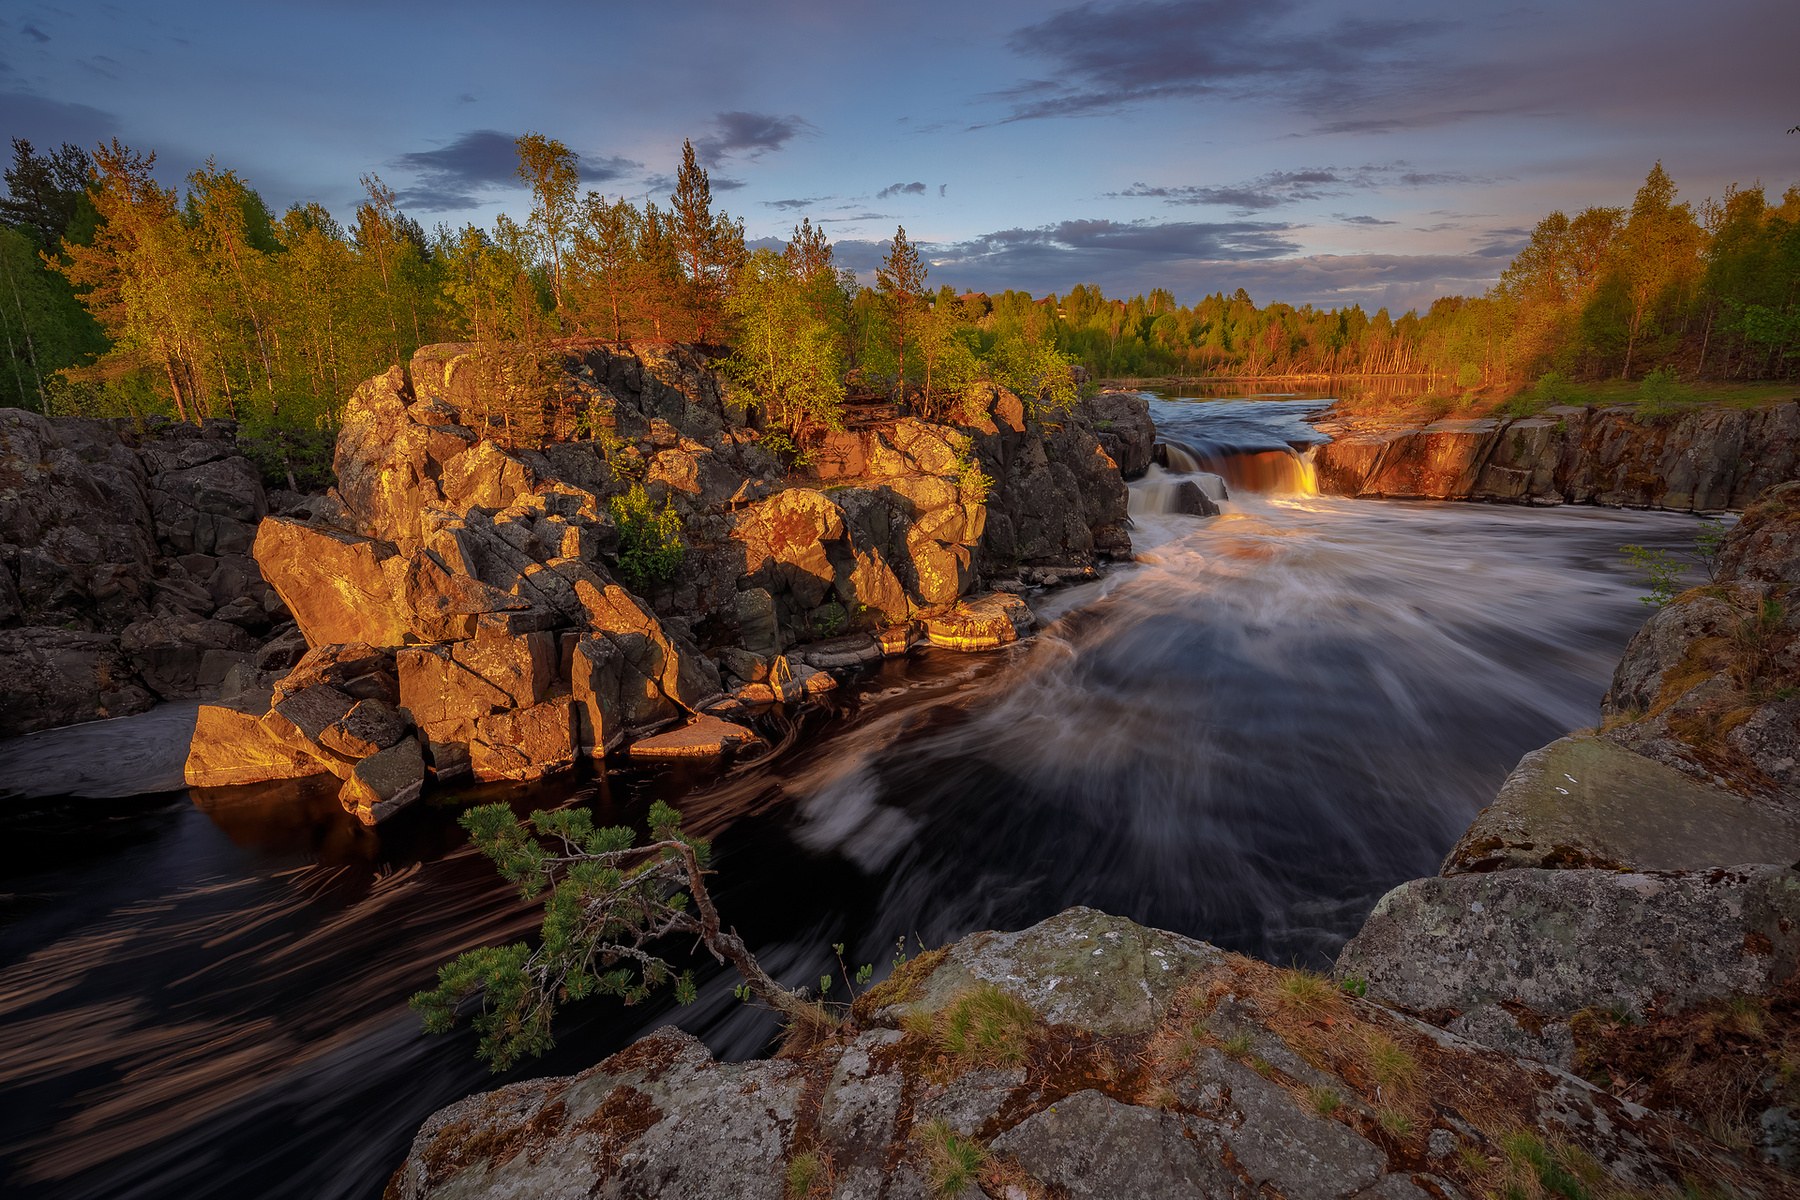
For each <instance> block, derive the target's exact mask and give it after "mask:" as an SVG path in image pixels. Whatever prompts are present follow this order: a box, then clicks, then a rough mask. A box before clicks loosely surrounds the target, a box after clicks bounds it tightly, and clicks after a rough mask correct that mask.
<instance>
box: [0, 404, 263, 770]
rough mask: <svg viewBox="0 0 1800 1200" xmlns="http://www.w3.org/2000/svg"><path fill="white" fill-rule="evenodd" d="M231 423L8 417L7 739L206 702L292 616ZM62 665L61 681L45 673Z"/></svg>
mask: <svg viewBox="0 0 1800 1200" xmlns="http://www.w3.org/2000/svg"><path fill="white" fill-rule="evenodd" d="M267 511H268V500H267V497H266V496H265V494H264V491H263V487H262V483H261V481H260V479H259V478H258V475H257V471H256V469H255V467H254V466H253V465H252V464H251V462H250V460H249V459H248V458H246V457H245V456H244V455H243V454H242V453H241V452H240V450H239V448H238V444H237V439H236V425H235V423H233V422H230V421H210V420H209V421H207V422H205V423H204V424H202V425H198V426H196V425H186V424H178V423H173V422H167V421H159V422H153V423H150V424H149V425H146V426H140V425H137V424H134V423H132V422H129V421H115V420H89V419H85V418H78V417H57V418H47V417H42V416H39V415H38V414H36V413H31V412H25V411H22V410H18V409H5V410H0V634H3V635H14V636H9V637H7V639H6V644H5V647H4V648H0V692H5V693H7V694H9V695H12V696H21V697H22V696H26V695H30V696H32V697H34V698H35V702H34V703H20V704H17V705H14V704H8V705H6V706H4V707H0V736H10V735H13V734H17V733H23V732H27V731H29V730H32V729H43V728H47V727H49V726H52V725H58V724H66V723H69V722H75V721H87V720H94V719H97V718H101V717H107V716H120V715H124V714H127V713H133V712H141V711H143V710H144V709H145V708H147V707H148V706H149V705H151V704H153V703H155V701H157V700H159V699H163V700H169V699H183V698H193V697H210V696H216V695H217V694H218V691H219V688H220V686H221V684H222V682H223V680H224V677H225V675H226V673H227V672H228V671H229V670H230V668H231V667H232V666H233V665H235V664H237V663H239V662H244V661H248V660H249V659H250V658H251V657H253V655H254V653H255V651H256V649H257V647H258V643H259V642H260V641H261V640H262V639H264V638H265V637H267V636H269V635H270V634H272V633H277V634H278V633H279V632H280V631H281V630H280V626H281V625H282V623H283V622H284V621H285V620H286V618H287V612H286V609H285V608H284V607H283V606H282V604H281V601H280V599H279V597H278V596H276V594H275V593H274V591H273V590H272V589H271V588H269V586H268V585H267V584H266V583H265V582H264V581H263V578H262V576H261V574H260V573H259V571H258V570H257V566H256V563H255V561H254V560H253V559H252V558H250V557H249V554H250V545H251V540H252V539H253V537H254V536H255V531H256V526H257V522H258V521H259V520H260V519H261V518H262V516H263V515H264V514H265V513H266V512H267ZM50 662H55V663H56V664H58V665H57V667H56V668H55V671H56V673H57V674H58V676H59V677H56V678H52V676H51V674H50V673H48V672H47V671H46V664H47V663H50Z"/></svg>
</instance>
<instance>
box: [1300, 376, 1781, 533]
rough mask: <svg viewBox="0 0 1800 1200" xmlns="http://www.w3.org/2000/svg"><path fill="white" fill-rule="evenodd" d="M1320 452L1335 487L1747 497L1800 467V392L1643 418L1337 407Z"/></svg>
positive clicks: (1738, 503)
mask: <svg viewBox="0 0 1800 1200" xmlns="http://www.w3.org/2000/svg"><path fill="white" fill-rule="evenodd" d="M1315 424H1316V425H1317V427H1318V429H1319V430H1320V432H1321V433H1324V434H1326V435H1327V436H1328V437H1330V438H1331V441H1330V442H1329V443H1327V444H1325V445H1321V446H1319V447H1318V448H1317V449H1316V450H1315V451H1314V452H1313V465H1314V469H1315V470H1316V472H1317V475H1318V482H1319V490H1320V491H1322V492H1324V493H1326V494H1328V495H1340V496H1380V497H1391V498H1402V497H1417V498H1431V499H1469V500H1494V501H1503V502H1510V503H1520V504H1543V505H1554V504H1604V505H1611V506H1614V507H1623V508H1666V509H1675V510H1679V511H1683V512H1688V511H1693V512H1717V511H1723V510H1726V509H1742V508H1744V507H1745V506H1746V505H1748V504H1750V503H1752V502H1753V501H1754V500H1755V499H1756V497H1757V496H1758V495H1760V494H1761V493H1762V492H1763V491H1764V490H1765V489H1767V488H1769V487H1772V486H1774V485H1776V484H1779V483H1782V482H1784V481H1786V480H1788V479H1791V478H1793V477H1794V474H1795V472H1796V470H1797V469H1800V401H1790V402H1788V403H1785V404H1778V405H1775V406H1773V407H1770V408H1766V409H1754V410H1745V409H1737V408H1722V407H1721V408H1696V409H1695V410H1694V411H1692V412H1689V413H1686V414H1684V415H1682V416H1680V417H1679V418H1678V419H1674V420H1667V421H1657V420H1650V421H1642V420H1640V419H1639V417H1638V414H1637V411H1636V410H1635V409H1633V408H1631V407H1629V406H1623V405H1613V406H1609V407H1598V406H1594V405H1588V406H1586V407H1575V406H1568V405H1563V406H1558V407H1553V408H1548V409H1546V410H1544V411H1543V412H1541V413H1538V414H1536V415H1534V416H1531V417H1526V418H1521V419H1517V420H1511V419H1505V418H1492V419H1475V420H1462V419H1447V420H1442V421H1437V422H1434V423H1431V424H1428V425H1406V424H1396V423H1393V422H1388V421H1381V420H1377V419H1370V418H1355V417H1343V416H1337V415H1330V416H1328V417H1327V418H1325V419H1322V420H1319V421H1316V422H1315Z"/></svg>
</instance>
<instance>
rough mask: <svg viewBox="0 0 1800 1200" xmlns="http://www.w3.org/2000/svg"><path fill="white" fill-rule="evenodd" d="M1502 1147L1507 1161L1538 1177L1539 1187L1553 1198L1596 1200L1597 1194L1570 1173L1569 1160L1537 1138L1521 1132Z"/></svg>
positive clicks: (1526, 1131)
mask: <svg viewBox="0 0 1800 1200" xmlns="http://www.w3.org/2000/svg"><path fill="white" fill-rule="evenodd" d="M1500 1144H1501V1148H1502V1149H1504V1150H1505V1151H1506V1155H1507V1157H1508V1158H1510V1159H1511V1160H1512V1161H1513V1162H1514V1163H1515V1164H1517V1165H1519V1166H1521V1167H1524V1168H1526V1169H1528V1170H1529V1171H1530V1172H1531V1173H1532V1174H1533V1175H1534V1176H1536V1178H1537V1182H1538V1184H1539V1186H1541V1187H1542V1188H1543V1189H1544V1190H1545V1191H1546V1192H1548V1193H1549V1194H1550V1195H1552V1196H1561V1197H1563V1198H1564V1200H1592V1197H1593V1193H1592V1192H1590V1191H1589V1190H1588V1187H1587V1185H1586V1184H1584V1183H1583V1182H1582V1181H1581V1180H1580V1179H1579V1178H1577V1177H1576V1175H1575V1174H1574V1173H1573V1172H1571V1171H1570V1170H1569V1167H1568V1164H1567V1163H1566V1162H1565V1161H1564V1158H1565V1156H1564V1155H1561V1154H1558V1153H1556V1152H1555V1151H1553V1150H1552V1149H1551V1148H1550V1147H1549V1146H1547V1145H1545V1144H1544V1142H1543V1140H1542V1139H1540V1138H1539V1137H1538V1136H1537V1135H1536V1134H1534V1133H1532V1132H1531V1131H1529V1130H1524V1129H1521V1130H1519V1131H1518V1132H1517V1133H1511V1134H1508V1135H1507V1136H1506V1137H1504V1138H1502V1139H1501V1142H1500Z"/></svg>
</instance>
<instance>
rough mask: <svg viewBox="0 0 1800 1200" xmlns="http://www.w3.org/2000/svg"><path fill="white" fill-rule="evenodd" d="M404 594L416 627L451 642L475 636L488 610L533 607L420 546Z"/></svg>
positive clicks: (409, 566) (426, 638)
mask: <svg viewBox="0 0 1800 1200" xmlns="http://www.w3.org/2000/svg"><path fill="white" fill-rule="evenodd" d="M401 596H402V597H403V599H404V600H405V603H406V607H407V609H408V610H409V611H410V613H411V614H412V622H411V628H412V631H413V632H414V633H415V634H417V635H418V636H419V638H420V639H421V640H423V641H431V642H450V641H458V640H461V639H464V638H471V637H474V636H475V632H476V620H475V618H477V617H478V616H481V615H482V614H484V613H507V612H515V611H520V610H526V609H530V608H531V602H530V601H529V600H525V599H523V598H521V597H519V596H515V595H512V594H510V593H507V592H503V591H501V590H500V589H499V588H497V587H494V586H492V585H491V584H486V583H483V582H482V581H481V580H479V579H473V578H471V577H469V576H467V575H458V574H456V573H454V572H452V571H451V570H450V569H449V568H448V567H446V566H445V565H444V563H443V560H442V559H440V558H439V557H438V556H437V555H436V554H435V553H433V552H432V551H430V550H420V551H419V552H417V553H416V554H414V555H413V556H412V558H411V559H409V560H408V562H407V564H406V571H405V574H404V575H403V576H402V579H401Z"/></svg>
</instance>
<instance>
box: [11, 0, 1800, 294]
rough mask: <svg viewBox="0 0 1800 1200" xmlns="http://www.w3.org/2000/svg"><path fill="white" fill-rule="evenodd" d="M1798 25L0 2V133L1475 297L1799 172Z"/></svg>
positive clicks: (325, 196) (280, 172)
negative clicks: (674, 194) (515, 160)
mask: <svg viewBox="0 0 1800 1200" xmlns="http://www.w3.org/2000/svg"><path fill="white" fill-rule="evenodd" d="M1797 58H1800V14H1797V13H1796V10H1795V8H1794V6H1793V4H1792V0H1787V2H1785V3H1782V2H1776V0H1726V2H1722V3H1714V4H1712V5H1710V6H1702V5H1696V4H1692V3H1679V4H1678V3H1665V2H1663V0H1646V2H1641V3H1618V2H1609V3H1603V2H1598V0H1588V2H1581V0H1575V2H1570V3H1560V4H1557V5H1553V6H1536V7H1534V6H1520V5H1504V4H1495V5H1486V4H1464V5H1445V4H1441V3H1439V4H1422V3H1407V2H1396V3H1362V4H1356V5H1346V4H1317V3H1313V4H1309V3H1301V2H1281V0H1278V2H1274V3H1249V2H1238V3H1223V2H1218V0H1182V2H1173V0H1141V2H1128V3H1122V4H1119V3H1093V4H1081V5H1074V6H1058V5H1054V4H1021V3H1007V2H1003V0H988V2H985V3H980V4H973V3H967V2H963V3H935V2H919V3H908V4H873V3H859V2H855V0H836V2H832V3H813V2H810V0H804V2H803V0H791V2H788V3H765V4H759V5H747V4H741V3H740V4H731V3H682V2H664V3H661V4H612V3H586V4H576V3H514V4H510V5H500V4H493V3H488V4H480V5H475V4H464V3H460V2H458V0H439V2H435V3H412V2H383V0H370V2H363V3H350V2H342V3H337V2H322V3H311V4H298V3H276V2H258V0H235V2H232V3H214V2H211V0H200V2H195V0H189V2H187V3H180V4H175V3H161V2H158V0H140V2H138V3H133V4H131V5H116V4H89V3H80V2H73V0H64V2H62V3H56V4H41V5H40V4H33V3H29V2H28V3H25V4H21V5H14V6H9V8H8V9H7V10H6V11H5V12H3V13H0V117H4V130H5V132H6V133H7V134H8V135H10V136H23V137H28V138H30V139H31V140H32V141H34V142H35V143H37V144H38V145H39V147H40V148H42V147H44V146H46V145H54V144H56V143H58V142H61V141H63V140H65V139H66V140H70V141H75V142H79V143H82V144H91V143H92V142H93V141H95V140H96V139H99V138H103V137H112V136H118V137H120V138H121V139H122V140H124V141H125V142H126V143H127V144H128V145H130V146H132V147H133V148H134V149H138V150H150V149H154V150H156V151H157V152H158V166H159V173H160V174H161V175H162V177H163V178H164V180H165V182H170V183H174V182H176V181H178V180H179V179H180V177H181V176H182V175H183V174H185V173H186V172H187V171H188V170H191V169H192V168H193V167H194V166H196V165H198V164H199V163H200V162H202V161H203V160H205V159H206V158H207V157H208V156H212V157H215V158H216V159H217V160H218V162H219V163H220V165H222V166H226V167H231V168H233V169H235V170H237V171H238V172H239V174H240V175H242V176H244V177H245V178H246V179H248V180H249V181H250V182H251V184H252V185H253V186H255V187H257V188H258V189H259V190H260V191H261V192H262V193H263V195H264V197H265V198H266V199H267V200H268V201H269V202H270V204H271V205H272V206H273V207H275V208H276V209H277V210H280V209H282V208H285V207H286V206H287V205H288V204H290V203H293V202H295V201H311V200H316V201H319V202H321V203H323V204H325V205H326V206H327V207H329V208H331V209H332V210H333V211H335V212H337V213H338V214H339V215H340V216H348V215H349V213H350V211H351V209H352V208H353V207H354V205H355V203H356V200H357V198H358V195H359V188H358V184H357V180H358V177H359V176H361V175H363V174H366V173H370V172H375V173H379V174H380V175H381V177H382V178H383V179H384V180H385V181H387V182H388V183H389V184H390V185H391V186H393V187H395V188H396V189H398V190H399V191H400V192H401V195H402V199H403V207H405V208H406V210H407V211H408V212H409V213H410V214H411V215H412V216H414V217H416V218H417V219H418V220H420V221H421V222H422V223H423V224H425V225H426V226H427V228H429V227H430V226H432V225H433V224H435V223H437V222H440V221H442V222H446V223H449V224H452V225H461V224H463V223H465V222H469V221H474V222H478V223H486V222H488V221H490V220H491V219H492V218H493V216H494V215H495V214H496V213H498V212H502V211H510V212H513V213H514V214H516V215H517V214H522V212H523V210H524V209H525V208H526V207H527V204H526V201H525V199H524V197H523V194H522V193H521V192H520V191H519V190H518V188H517V184H516V181H515V180H514V179H513V178H512V177H511V167H512V159H511V153H510V143H511V139H512V138H513V137H515V136H517V135H518V134H521V133H524V132H526V131H537V132H541V133H544V134H546V135H548V136H551V137H555V138H558V139H560V140H562V141H563V142H565V143H567V144H568V145H569V146H571V147H573V148H574V149H576V150H577V151H579V152H580V153H581V154H582V157H583V165H584V168H585V169H586V172H587V174H588V177H589V181H588V186H591V187H593V188H596V189H598V190H600V191H602V192H605V193H607V194H609V195H610V194H617V193H620V192H623V193H624V194H626V195H630V196H632V197H633V198H634V199H641V198H642V197H644V196H645V195H652V196H654V197H655V198H658V199H661V198H663V197H664V196H665V195H666V192H667V187H668V178H669V177H670V176H671V175H672V174H673V170H674V167H675V165H676V163H677V161H678V157H679V152H680V146H681V141H682V139H683V138H684V137H685V138H692V139H693V141H694V144H695V147H696V149H698V150H699V151H700V152H701V154H702V156H703V158H704V159H705V160H706V162H707V164H708V166H709V169H710V171H711V173H712V176H713V181H714V189H715V196H716V198H717V199H718V200H719V202H720V203H721V204H722V205H723V206H724V207H725V208H726V209H727V210H728V211H730V212H731V213H732V214H733V215H735V216H741V217H743V218H744V220H745V222H746V226H747V231H748V233H749V236H750V237H751V238H752V239H756V238H769V237H778V236H782V235H785V233H786V232H787V231H788V230H789V229H791V227H792V226H793V225H794V224H795V223H796V222H797V221H798V220H799V219H800V218H801V217H802V216H809V217H811V218H812V219H813V220H814V221H815V222H819V223H822V224H823V225H824V227H825V228H826V230H827V232H828V233H829V234H830V236H831V237H832V238H833V240H834V241H835V242H836V243H837V245H838V252H839V257H840V259H841V260H842V261H844V262H845V263H846V265H849V266H852V267H854V268H858V269H862V270H867V269H869V268H871V267H872V266H873V264H874V262H875V261H876V260H877V259H878V258H879V256H880V253H881V249H882V247H881V243H882V241H883V239H885V238H887V237H889V236H890V235H891V234H892V232H893V229H894V227H895V225H896V224H902V225H904V226H905V227H906V230H907V234H908V236H909V237H911V238H912V239H914V240H916V241H920V242H923V243H926V244H927V245H926V249H927V258H928V261H929V262H930V264H931V279H930V282H931V283H933V284H934V285H935V284H939V283H949V284H952V285H953V286H956V287H957V288H959V289H961V288H966V287H973V288H978V289H984V290H997V289H999V288H1003V287H1017V288H1023V289H1025V290H1028V291H1031V292H1034V293H1036V294H1040V295H1041V294H1043V293H1044V292H1047V291H1057V292H1062V291H1066V290H1067V289H1068V288H1069V287H1070V286H1071V285H1073V284H1076V283H1082V282H1097V283H1099V284H1100V285H1101V286H1103V287H1104V288H1105V289H1106V290H1107V292H1108V293H1109V294H1129V293H1131V292H1136V291H1143V290H1148V289H1150V288H1152V287H1158V286H1161V287H1167V288H1169V289H1170V290H1171V291H1173V292H1174V293H1175V295H1176V296H1177V298H1179V299H1181V300H1183V301H1192V300H1195V299H1198V298H1199V297H1200V296H1201V295H1203V294H1205V293H1207V292H1210V291H1215V290H1221V289H1223V290H1226V291H1230V290H1231V289H1234V288H1237V287H1240V286H1242V287H1245V288H1247V289H1248V290H1249V291H1250V293H1251V295H1252V296H1253V297H1254V298H1255V299H1256V300H1257V301H1258V302H1259V303H1262V302H1267V301H1271V300H1285V301H1288V302H1290V303H1296V304H1298V303H1307V302H1311V303H1316V304H1322V305H1335V304H1344V303H1349V302H1352V301H1356V302H1360V303H1363V304H1364V305H1366V306H1370V307H1373V306H1375V305H1380V304H1387V305H1390V306H1394V307H1396V308H1404V307H1407V306H1411V305H1416V304H1423V303H1428V302H1429V301H1430V299H1431V298H1432V297H1433V296H1436V295H1442V294H1447V293H1453V292H1475V291H1480V290H1481V289H1482V288H1484V287H1485V286H1487V284H1488V283H1490V282H1491V281H1492V279H1493V277H1494V276H1495V275H1496V274H1497V273H1498V271H1499V270H1500V268H1501V267H1503V266H1504V265H1505V262H1506V260H1507V258H1508V256H1509V255H1510V254H1511V253H1512V252H1513V250H1514V249H1516V247H1517V246H1518V245H1519V243H1520V242H1521V240H1522V239H1523V237H1524V235H1525V234H1526V232H1528V231H1529V229H1530V227H1531V226H1532V224H1534V223H1535V222H1536V221H1537V219H1538V218H1539V217H1541V216H1542V215H1543V214H1544V213H1546V212H1548V211H1550V210H1551V209H1553V208H1559V207H1560V208H1564V209H1569V210H1574V209H1578V208H1581V207H1583V206H1585V205H1589V204H1623V203H1629V201H1630V197H1631V193H1632V192H1633V190H1634V189H1635V188H1636V186H1637V184H1638V183H1639V182H1641V181H1642V179H1643V176H1644V174H1645V172H1646V171H1647V170H1648V169H1649V167H1650V165H1651V164H1652V163H1653V162H1654V161H1655V160H1657V159H1658V158H1661V159H1662V160H1663V162H1664V165H1665V166H1666V167H1667V168H1668V169H1669V171H1670V172H1671V173H1672V174H1673V175H1674V176H1675V178H1676V180H1677V182H1678V183H1679V184H1680V185H1681V187H1682V194H1683V196H1684V198H1687V199H1691V200H1694V201H1696V202H1698V201H1700V200H1702V199H1704V198H1705V197H1707V196H1709V195H1718V194H1719V193H1721V192H1722V191H1723V190H1724V188H1725V186H1726V185H1727V184H1730V183H1732V182H1737V183H1740V184H1749V183H1752V182H1755V181H1758V180H1760V181H1761V182H1762V183H1764V184H1765V185H1767V186H1768V187H1769V188H1770V189H1771V191H1772V192H1776V193H1779V192H1780V191H1781V190H1782V189H1783V188H1785V187H1787V186H1788V185H1790V184H1792V183H1794V182H1795V181H1796V180H1800V134H1796V135H1793V136H1789V135H1787V134H1786V133H1785V130H1786V129H1788V128H1789V127H1791V126H1793V125H1796V124H1800V72H1797V71H1796V70H1795V69H1794V66H1793V64H1794V62H1795V61H1796V59H1797Z"/></svg>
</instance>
